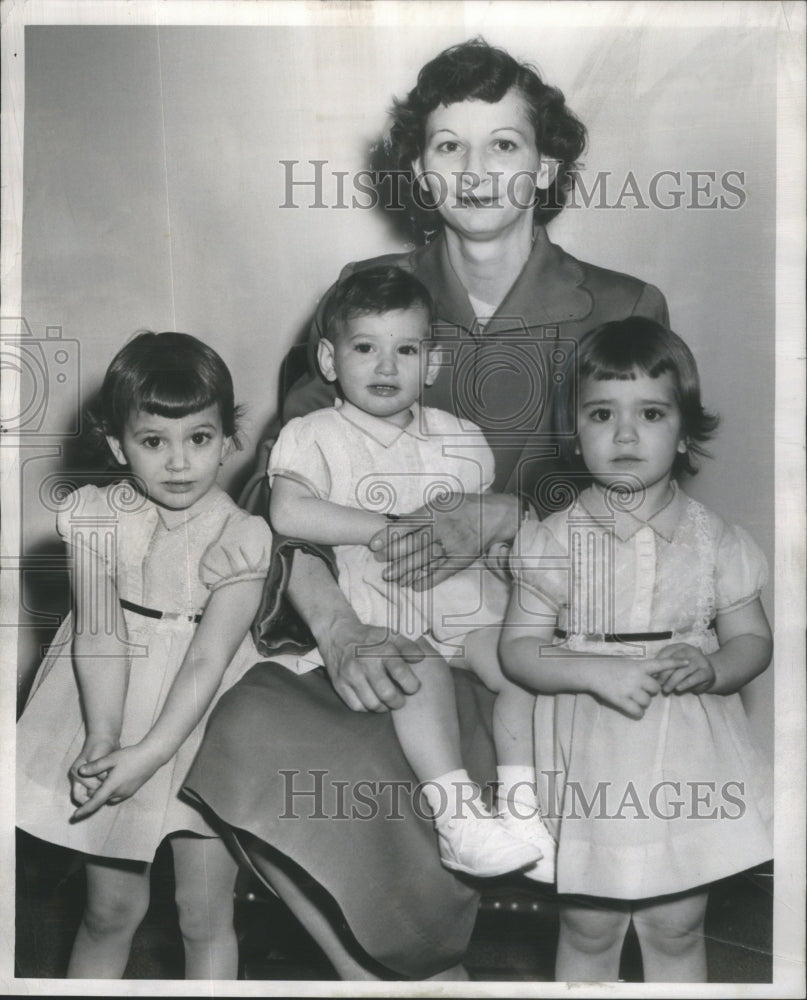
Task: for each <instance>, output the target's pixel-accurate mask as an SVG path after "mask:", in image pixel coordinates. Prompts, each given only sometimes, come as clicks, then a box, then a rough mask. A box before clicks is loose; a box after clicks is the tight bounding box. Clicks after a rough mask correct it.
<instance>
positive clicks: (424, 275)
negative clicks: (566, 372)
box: [414, 226, 594, 334]
mask: <svg viewBox="0 0 807 1000" xmlns="http://www.w3.org/2000/svg"><path fill="white" fill-rule="evenodd" d="M414 269H415V273H416V274H417V277H419V278H420V279H421V280H422V281H423V282H424V283H425V284H426V286H427V287H428V288H429V291H430V292H431V293H432V297H433V298H434V304H435V310H436V315H437V316H439V317H440V319H441V321H443V322H446V323H453V324H457V325H459V326H461V327H463V328H465V329H466V330H472V329H473V328H474V324H475V320H476V316H475V315H474V310H473V308H472V306H471V303H470V301H469V299H468V294H467V292H466V290H465V288H464V287H463V286H462V284H461V283H460V280H459V278H458V277H457V275H456V273H455V271H454V268H453V267H452V266H451V262H450V261H449V259H448V248H447V246H446V241H445V238H444V237H443V236H442V234H441V235H440V236H438V237H437V238H436V239H434V240H432V242H431V243H430V244H429V245H428V246H427V247H425V248H424V249H423V250H421V251H418V254H417V257H416V261H415V264H414ZM584 280H585V270H584V268H583V266H582V264H581V263H580V261H578V260H576V259H575V258H574V257H572V256H570V255H569V254H567V253H566V252H565V251H563V250H561V248H560V247H558V246H556V245H555V244H554V243H552V242H551V241H550V239H549V237H548V236H547V233H546V229H545V228H544V227H543V226H538V227H537V228H536V230H535V237H534V241H533V246H532V250H531V251H530V256H529V257H528V258H527V262H526V263H525V265H524V267H523V269H522V271H521V274H519V276H518V278H516V280H515V282H514V283H513V286H512V287H511V289H510V291H509V292H508V293H507V295H506V296H505V297H504V300H503V301H502V303H501V304H500V305H499V308H498V309H497V310H496V312H495V313H494V314H493V316H492V317H491V319H490V321H489V323H488V324H487V326H486V330H485V332H486V333H487V334H490V333H494V332H496V333H503V332H505V331H507V330H513V329H518V330H523V328H524V324H526V325H527V327H535V326H550V325H552V324H555V323H564V322H569V321H571V320H583V319H585V318H586V316H588V315H590V313H591V311H592V310H593V308H594V299H593V297H592V295H591V293H590V292H589V291H588V290H587V289H586V288H585V287H583V282H584Z"/></svg>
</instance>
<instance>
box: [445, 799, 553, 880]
mask: <svg viewBox="0 0 807 1000" xmlns="http://www.w3.org/2000/svg"><path fill="white" fill-rule="evenodd" d="M477 811H478V812H479V815H475V814H474V813H472V812H468V813H466V814H464V815H462V816H446V815H443V816H440V817H435V821H434V825H435V828H436V830H437V839H438V845H439V849H440V859H441V860H442V862H443V864H444V865H445V867H446V868H450V869H451V870H452V871H455V872H464V873H465V874H466V875H476V876H477V877H478V878H491V877H493V876H496V875H506V874H507V873H508V872H515V871H519V869H521V868H527V866H529V865H533V864H534V863H535V862H536V861H538V860H539V858H540V856H541V852H540V849H539V848H538V847H537V846H536V845H535V844H534V843H532V842H531V841H529V840H525V839H524V838H523V837H521V836H517V835H516V834H515V833H513V832H512V831H510V830H509V829H508V828H507V826H506V825H505V824H504V823H503V822H502V821H501V819H499V818H498V817H496V816H491V815H490V813H488V812H487V811H485V810H483V809H482V807H481V806H479V805H478V806H477Z"/></svg>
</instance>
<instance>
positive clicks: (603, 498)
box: [578, 482, 687, 542]
mask: <svg viewBox="0 0 807 1000" xmlns="http://www.w3.org/2000/svg"><path fill="white" fill-rule="evenodd" d="M671 485H672V488H673V493H672V496H671V497H670V499H669V500H668V501H667V503H666V504H665V505H664V506H663V507H662V508H661V509H660V510H657V511H656V513H655V514H653V516H652V517H649V518H648V519H647V520H646V521H645V520H642V518H640V517H637V516H636V515H635V514H634V513H632V512H631V511H629V510H621V509H620V508H619V507H618V506H617V504H616V503H614V502H613V501H611V502H610V503H609V501H608V499H607V495H606V493H605V491H604V490H602V489H600V488H598V487H597V486H590V487H589V488H588V489H586V490H584V491H583V492H582V493H581V494H580V499H579V500H578V505H579V506H580V507H582V508H583V510H584V511H585V512H586V513H587V514H590V515H591V517H593V518H595V519H596V520H598V521H600V522H602V523H605V524H608V525H609V526H613V530H614V534H615V535H616V537H617V538H618V539H619V540H620V541H622V542H626V541H627V540H628V539H630V538H632V537H633V536H634V535H635V534H636V532H637V531H639V529H640V528H645V527H648V528H652V529H653V531H654V532H655V533H656V534H657V535H659V536H660V537H661V538H663V539H664V540H665V541H667V542H671V541H672V540H673V535H674V534H675V530H676V528H677V527H678V525H679V524H680V522H681V518H682V517H683V515H684V511H685V510H686V506H687V496H686V494H685V493H684V492H683V491H682V490H681V489H680V488H679V486H678V484H677V483H676V482H672V483H671Z"/></svg>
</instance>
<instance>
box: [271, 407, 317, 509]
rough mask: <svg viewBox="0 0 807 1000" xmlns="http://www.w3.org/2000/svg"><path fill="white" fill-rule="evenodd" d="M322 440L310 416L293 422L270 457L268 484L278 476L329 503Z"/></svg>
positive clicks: (279, 438)
mask: <svg viewBox="0 0 807 1000" xmlns="http://www.w3.org/2000/svg"><path fill="white" fill-rule="evenodd" d="M320 437H321V435H319V434H318V433H317V430H316V421H315V420H310V419H308V418H307V417H296V418H295V419H294V420H290V421H289V422H288V423H287V424H286V426H285V427H284V428H283V429H282V430H281V432H280V434H279V435H278V438H277V442H276V443H275V446H274V448H272V454H271V455H270V456H269V468H268V469H267V475H268V476H269V484H270V485H271V483H272V481H273V480H274V478H275V476H285V477H286V478H287V479H293V480H294V481H295V482H298V483H301V484H302V485H303V486H305V487H306V489H309V490H311V492H312V493H313V494H314V496H316V497H318V498H319V499H320V500H327V499H328V497H329V496H330V495H331V474H330V471H329V469H328V463H327V461H326V459H325V455H324V454H323V451H322V447H321V444H320Z"/></svg>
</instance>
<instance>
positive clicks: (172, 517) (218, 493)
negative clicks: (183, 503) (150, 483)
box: [151, 485, 225, 531]
mask: <svg viewBox="0 0 807 1000" xmlns="http://www.w3.org/2000/svg"><path fill="white" fill-rule="evenodd" d="M224 495H225V494H224V490H223V489H221V487H220V486H216V485H214V486H212V487H211V488H210V489H209V490H208V491H207V493H205V495H204V496H203V497H201V498H200V499H199V500H197V501H196V503H195V504H193V505H192V506H191V507H188V508H186V509H185V510H172V509H171V508H169V507H160V506H159V504H156V503H154V502H153V501H151V505H152V507H153V508H154V510H156V511H157V514H158V516H159V519H160V521H161V523H162V525H163V527H164V528H165V529H166V530H167V531H174V529H176V528H179V527H181V526H182V525H184V524H187V523H188V522H189V521H192V520H194V518H196V517H198V516H199V515H200V514H205V513H207V511H209V510H212V509H213V508H214V507H216V506H218V504H219V503H220V502H221V500H222V497H224Z"/></svg>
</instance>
